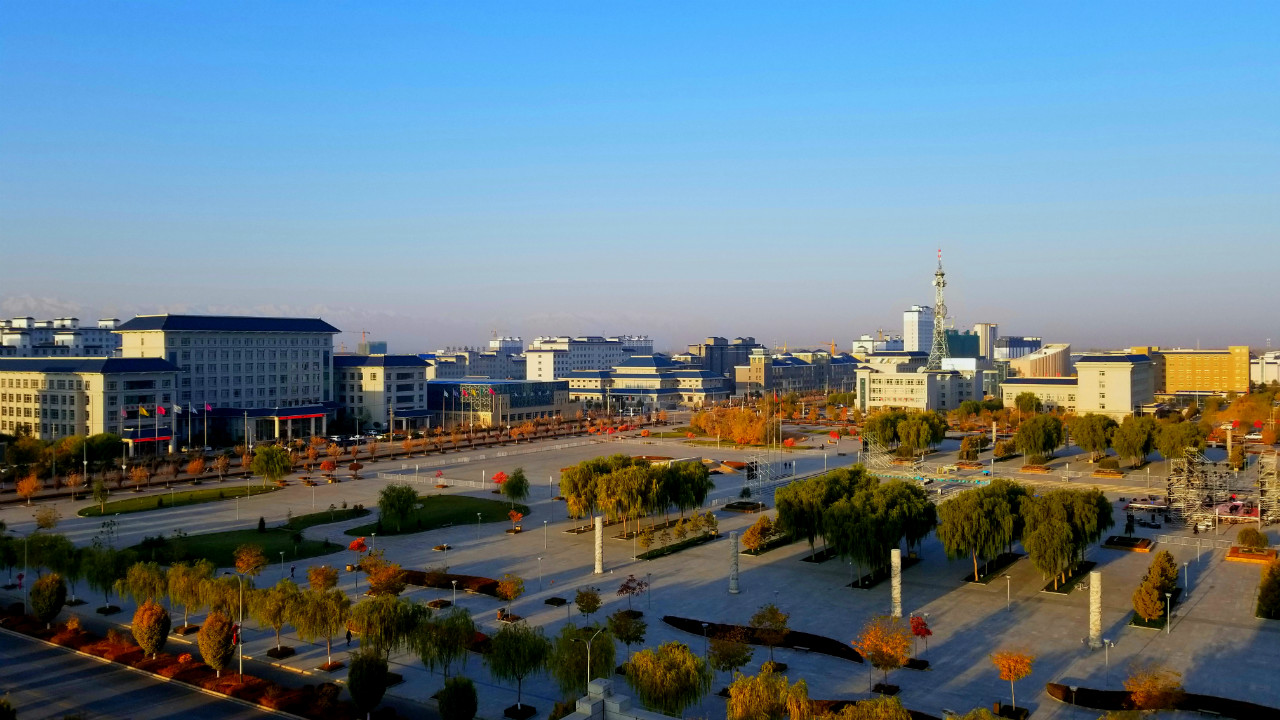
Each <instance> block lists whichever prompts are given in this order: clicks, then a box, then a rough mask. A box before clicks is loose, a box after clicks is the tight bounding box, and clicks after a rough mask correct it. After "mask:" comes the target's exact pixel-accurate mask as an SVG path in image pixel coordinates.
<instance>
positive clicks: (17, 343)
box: [0, 317, 120, 357]
mask: <svg viewBox="0 0 1280 720" xmlns="http://www.w3.org/2000/svg"><path fill="white" fill-rule="evenodd" d="M118 322H119V321H118V320H116V319H115V318H106V319H103V320H99V321H98V324H97V325H96V326H82V325H81V324H80V318H73V317H62V318H55V319H53V320H36V319H34V318H29V317H20V318H13V319H12V320H0V357H112V356H117V355H119V354H120V352H119V351H120V336H118V335H116V334H115V332H114V331H115V329H116V324H117V323H118Z"/></svg>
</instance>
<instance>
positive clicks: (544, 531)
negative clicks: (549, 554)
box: [542, 520, 547, 550]
mask: <svg viewBox="0 0 1280 720" xmlns="http://www.w3.org/2000/svg"><path fill="white" fill-rule="evenodd" d="M542 549H543V550H546V549H547V521H546V520H543V521H542Z"/></svg>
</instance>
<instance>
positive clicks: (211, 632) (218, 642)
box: [196, 610, 235, 677]
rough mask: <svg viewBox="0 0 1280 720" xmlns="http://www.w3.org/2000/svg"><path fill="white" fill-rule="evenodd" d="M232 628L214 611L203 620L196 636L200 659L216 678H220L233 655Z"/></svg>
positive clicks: (222, 616) (226, 619)
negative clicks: (211, 669) (212, 671)
mask: <svg viewBox="0 0 1280 720" xmlns="http://www.w3.org/2000/svg"><path fill="white" fill-rule="evenodd" d="M232 628H233V625H232V623H231V620H229V619H228V618H227V616H225V615H223V614H222V613H220V612H218V611H216V610H215V611H213V612H211V613H209V617H207V618H205V621H204V624H203V625H201V626H200V633H199V634H198V635H197V636H196V641H197V644H198V645H199V647H200V657H201V658H203V659H204V663H205V665H208V666H209V667H211V668H213V670H214V672H215V673H216V674H217V676H218V677H222V669H223V668H225V667H226V666H227V663H229V662H231V656H232V655H233V654H234V653H235V645H233V644H232V642H231V639H232V633H233V629H232Z"/></svg>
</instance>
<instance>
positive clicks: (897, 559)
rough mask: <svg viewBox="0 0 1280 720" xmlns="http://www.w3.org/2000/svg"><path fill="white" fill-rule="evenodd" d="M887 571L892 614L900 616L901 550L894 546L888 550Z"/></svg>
mask: <svg viewBox="0 0 1280 720" xmlns="http://www.w3.org/2000/svg"><path fill="white" fill-rule="evenodd" d="M889 573H890V580H891V582H892V585H891V586H890V592H891V593H892V596H893V616H894V617H896V618H900V617H902V550H900V549H898V548H894V549H892V550H890V551H889Z"/></svg>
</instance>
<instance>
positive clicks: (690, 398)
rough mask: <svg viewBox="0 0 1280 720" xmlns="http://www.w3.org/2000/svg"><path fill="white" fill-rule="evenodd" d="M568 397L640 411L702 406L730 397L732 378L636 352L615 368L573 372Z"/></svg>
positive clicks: (614, 407) (598, 404)
mask: <svg viewBox="0 0 1280 720" xmlns="http://www.w3.org/2000/svg"><path fill="white" fill-rule="evenodd" d="M568 381H569V400H570V401H572V402H584V403H588V404H591V405H593V406H596V407H605V406H606V403H608V405H607V407H608V408H609V409H611V410H615V411H616V410H625V409H635V410H638V411H640V412H651V411H654V410H663V409H670V408H675V407H692V408H697V407H702V406H704V405H709V404H712V403H717V402H720V401H722V400H727V399H728V398H729V394H730V393H729V380H728V379H727V378H726V377H725V376H723V375H721V374H719V373H714V372H711V371H710V370H703V369H700V368H698V367H695V366H688V365H683V364H681V363H677V362H673V361H672V360H670V359H668V358H667V357H666V356H664V355H660V354H656V355H633V356H631V357H629V358H627V359H626V360H623V361H622V362H621V363H619V364H618V365H617V366H615V367H614V368H613V369H612V370H580V371H578V372H575V373H571V374H570V375H569V377H568Z"/></svg>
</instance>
